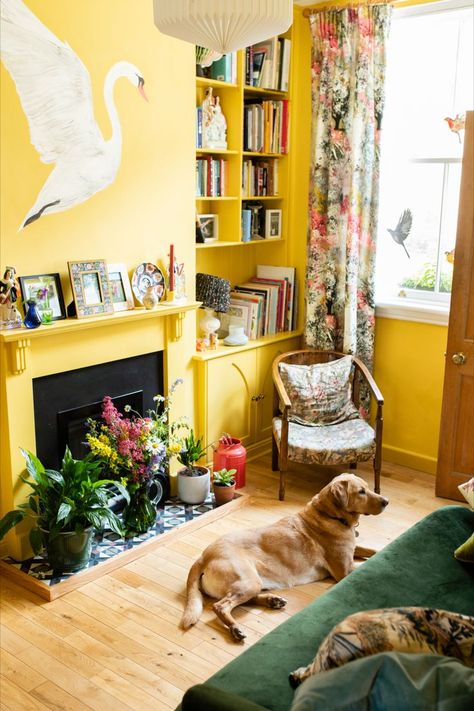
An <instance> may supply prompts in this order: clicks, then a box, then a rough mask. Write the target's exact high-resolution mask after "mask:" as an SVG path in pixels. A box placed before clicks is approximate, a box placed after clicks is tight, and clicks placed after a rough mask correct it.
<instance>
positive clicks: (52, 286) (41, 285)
mask: <svg viewBox="0 0 474 711" xmlns="http://www.w3.org/2000/svg"><path fill="white" fill-rule="evenodd" d="M18 281H19V282H20V289H21V295H22V300H23V302H26V301H28V299H35V300H36V308H37V309H38V311H39V314H40V316H41V318H42V319H43V321H44V322H46V321H47V322H49V321H60V320H61V319H65V318H66V307H65V304H64V297H63V290H62V287H61V279H60V277H59V274H58V273H57V272H53V273H51V274H31V275H29V276H19V277H18ZM45 290H47V291H45ZM40 291H41V292H43V294H44V295H43V297H41V296H40V295H39V292H40Z"/></svg>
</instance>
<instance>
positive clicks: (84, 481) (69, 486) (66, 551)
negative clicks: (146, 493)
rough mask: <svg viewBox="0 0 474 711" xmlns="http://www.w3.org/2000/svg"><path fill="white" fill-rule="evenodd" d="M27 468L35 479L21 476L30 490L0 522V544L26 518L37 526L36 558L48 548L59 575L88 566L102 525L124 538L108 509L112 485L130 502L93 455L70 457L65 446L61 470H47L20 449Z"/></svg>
mask: <svg viewBox="0 0 474 711" xmlns="http://www.w3.org/2000/svg"><path fill="white" fill-rule="evenodd" d="M21 453H22V454H23V456H24V458H25V460H26V469H27V471H28V473H29V475H30V477H31V479H32V480H33V481H31V480H30V479H26V478H24V477H23V476H20V479H21V480H22V481H24V482H25V483H26V484H28V485H29V486H30V487H31V488H32V489H33V491H32V493H31V494H30V495H29V497H28V500H27V501H26V502H25V503H23V504H19V506H18V508H17V509H15V510H13V511H10V512H9V513H7V514H6V515H5V516H4V517H3V518H2V520H1V521H0V540H1V539H2V538H3V537H4V536H5V535H6V533H7V532H8V531H9V530H10V529H11V528H13V527H14V526H16V525H17V524H18V523H20V521H23V519H24V518H25V517H26V516H32V517H33V519H34V521H35V523H34V526H33V527H32V528H31V530H30V544H31V547H32V549H33V552H34V553H35V554H37V553H39V552H40V551H41V550H42V548H43V546H44V547H45V548H46V554H47V559H48V563H49V565H50V566H51V568H52V569H53V570H54V571H56V572H58V573H66V572H74V571H76V570H80V569H81V568H83V567H85V566H86V565H87V563H88V562H89V558H90V554H91V547H92V538H93V535H94V529H101V528H104V525H105V524H106V525H107V526H108V527H109V528H111V529H112V530H113V531H115V533H117V534H118V535H119V536H122V535H123V530H122V525H121V523H120V520H119V518H118V517H117V515H116V514H115V513H113V511H111V510H110V509H109V507H108V505H107V504H108V499H109V497H110V496H113V491H111V490H110V488H108V486H107V485H108V484H113V485H114V486H115V487H116V488H117V489H118V490H119V491H120V493H121V494H122V495H123V496H124V497H125V498H126V500H127V501H128V500H129V495H128V492H127V490H126V489H125V487H123V486H122V485H121V484H120V483H118V482H116V481H112V480H111V479H100V478H99V475H100V472H101V465H100V464H99V463H98V462H96V461H94V460H93V458H92V456H91V455H87V456H86V457H85V458H84V459H79V460H76V459H73V457H72V455H71V452H70V451H69V448H68V447H66V451H65V454H64V458H63V461H62V463H61V469H60V470H59V471H56V470H54V469H45V467H44V466H43V464H42V463H41V462H40V460H39V459H38V458H37V457H36V456H35V455H34V454H32V453H31V452H28V451H27V450H24V449H22V450H21Z"/></svg>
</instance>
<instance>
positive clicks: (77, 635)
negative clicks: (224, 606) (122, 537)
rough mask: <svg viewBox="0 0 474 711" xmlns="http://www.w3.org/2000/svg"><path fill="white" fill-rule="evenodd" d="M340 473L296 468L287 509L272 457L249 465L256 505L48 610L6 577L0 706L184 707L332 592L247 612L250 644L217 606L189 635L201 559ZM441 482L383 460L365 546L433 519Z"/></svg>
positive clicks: (309, 590)
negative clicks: (195, 687)
mask: <svg viewBox="0 0 474 711" xmlns="http://www.w3.org/2000/svg"><path fill="white" fill-rule="evenodd" d="M335 473H337V472H335V471H334V469H332V470H329V469H327V470H321V472H320V473H319V474H318V475H315V474H314V472H311V471H310V469H305V468H304V467H301V468H299V469H298V470H296V469H295V470H293V471H292V473H291V474H290V475H288V483H287V496H286V501H285V502H283V503H282V502H280V501H278V499H277V491H278V483H277V476H276V475H275V474H273V473H272V472H271V471H270V457H269V456H265V457H262V458H260V459H258V460H255V461H254V462H251V463H250V464H249V465H248V469H247V486H246V488H245V489H244V491H245V492H246V493H248V494H250V495H251V496H250V500H249V504H248V505H247V506H245V507H243V508H240V509H239V510H237V511H235V512H232V513H230V514H229V515H228V516H226V517H224V518H221V519H220V520H218V521H216V522H211V523H210V524H209V525H207V526H204V527H203V528H201V529H200V530H199V531H196V532H191V533H188V534H186V535H184V534H183V537H181V538H178V539H176V538H175V539H173V540H172V541H170V542H169V543H167V544H163V545H162V546H161V547H159V548H158V549H157V550H156V551H154V552H152V553H148V554H146V555H145V556H144V557H142V558H140V559H139V560H136V561H134V562H132V563H129V564H128V565H126V566H124V567H123V568H120V569H119V570H116V571H115V572H112V573H110V574H108V575H105V576H104V577H102V578H100V579H99V580H97V581H96V582H93V583H89V584H87V585H84V586H83V587H82V588H80V589H79V590H75V591H73V592H70V593H67V594H66V595H65V596H64V597H62V598H60V599H58V600H54V601H53V602H45V601H44V600H41V599H40V598H39V597H37V596H36V595H34V594H33V593H29V592H27V591H26V590H24V589H22V588H19V587H17V586H15V585H14V584H13V583H11V582H7V581H3V582H2V584H1V619H0V621H1V628H0V647H1V662H0V663H1V684H2V689H1V696H0V699H1V701H0V708H1V709H10V711H20V710H21V711H29V710H30V709H31V710H33V709H54V710H55V711H58V710H60V709H61V710H64V711H76V710H77V711H79V709H96V710H97V711H107V710H108V709H110V710H111V711H120V710H121V709H130V708H131V709H140V711H143V710H145V709H150V711H151V710H153V711H160V709H164V710H166V709H170V708H175V706H176V705H177V704H178V703H179V701H180V700H181V697H182V695H183V693H184V691H185V690H186V689H187V688H188V687H189V686H191V685H192V684H196V683H199V682H201V681H203V680H205V679H207V678H208V677H209V676H210V675H211V674H213V673H214V672H216V671H217V670H218V669H220V668H221V667H222V666H224V665H225V664H226V663H227V662H229V661H230V660H232V659H233V658H234V657H236V656H237V655H239V654H241V652H242V651H244V650H245V649H247V647H249V646H250V645H252V644H253V643H254V642H256V641H257V640H258V639H260V638H261V637H262V636H263V635H265V634H266V633H267V632H269V631H270V630H271V629H273V628H274V627H275V626H277V625H279V624H280V623H281V622H283V621H284V620H286V619H288V618H289V617H291V615H293V614H294V613H295V612H297V611H298V610H300V609H301V608H303V607H304V606H305V605H307V604H308V603H309V602H310V601H311V600H313V599H314V598H315V597H317V596H318V595H320V594H322V593H323V592H324V591H325V590H327V588H328V587H329V586H331V585H332V582H331V581H330V580H327V581H323V582H319V583H313V584H310V585H303V586H300V587H297V588H293V589H292V590H288V591H284V592H283V594H284V596H285V597H286V598H287V599H288V605H287V607H286V608H285V609H284V610H269V609H266V608H250V607H249V608H247V607H244V608H241V609H240V610H239V611H237V613H236V616H237V617H238V618H239V620H240V622H241V624H242V625H243V626H244V627H245V629H246V631H247V633H248V637H247V639H246V640H245V643H244V644H236V643H235V642H232V641H231V640H230V636H229V634H228V632H227V631H226V630H225V629H223V628H222V627H221V625H220V624H219V623H218V622H217V621H216V619H215V617H214V614H213V613H212V610H211V609H210V606H209V604H208V605H207V606H206V608H205V611H204V614H203V617H202V620H201V621H200V622H199V623H198V624H197V625H196V627H194V628H193V629H192V630H189V631H188V632H185V633H183V632H181V630H179V629H178V622H179V619H180V616H181V611H182V607H183V601H184V597H183V592H184V583H185V579H186V576H187V572H188V569H189V567H190V565H191V563H192V562H193V560H194V559H195V558H196V557H197V556H198V555H199V553H200V551H201V550H202V549H203V548H204V547H205V546H206V545H207V544H208V543H210V542H211V541H213V540H215V538H216V537H218V536H219V535H221V534H222V533H224V532H226V531H230V530H233V529H235V528H241V527H249V526H256V525H261V524H266V523H269V522H271V521H274V520H276V519H277V518H280V517H281V516H283V515H286V514H289V513H293V512H295V511H297V510H299V509H300V508H301V507H302V505H303V504H304V503H305V502H306V501H307V500H308V499H309V498H311V496H312V495H313V494H314V493H316V491H317V490H318V489H319V488H321V486H322V485H324V484H325V483H327V482H328V481H329V480H330V479H331V478H332V476H334V474H335ZM359 474H362V476H364V477H365V478H366V479H367V480H368V482H369V483H370V482H371V480H372V476H371V473H370V468H369V467H365V466H363V465H362V466H361V467H360V468H359ZM434 483H435V482H434V477H432V476H430V475H428V474H423V473H420V472H416V471H414V470H410V469H406V468H404V467H400V466H395V465H390V464H385V465H384V468H383V477H382V493H383V494H384V495H385V496H387V497H388V498H389V499H390V505H389V506H388V508H387V509H386V511H385V512H384V513H383V514H381V515H380V516H373V517H363V518H362V519H361V523H360V526H359V531H360V537H359V539H358V543H359V544H360V545H363V546H371V547H374V548H377V549H380V548H382V547H383V546H385V545H386V544H387V543H388V542H389V541H391V540H393V539H394V538H396V537H397V536H398V535H399V534H400V533H402V532H403V531H404V530H406V529H407V528H409V527H410V526H411V525H412V524H413V523H415V522H416V521H418V520H419V519H421V518H422V517H423V516H425V515H426V514H427V513H429V512H430V511H432V510H434V509H436V508H438V507H439V506H442V505H444V504H446V503H453V502H449V501H447V500H445V499H440V498H437V497H436V496H435V495H434Z"/></svg>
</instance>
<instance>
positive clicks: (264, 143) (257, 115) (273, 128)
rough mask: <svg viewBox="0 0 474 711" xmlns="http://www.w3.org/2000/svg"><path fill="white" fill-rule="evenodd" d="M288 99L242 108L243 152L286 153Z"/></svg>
mask: <svg viewBox="0 0 474 711" xmlns="http://www.w3.org/2000/svg"><path fill="white" fill-rule="evenodd" d="M288 118H289V116H288V99H282V100H279V101H260V102H255V101H249V102H246V103H245V106H244V151H253V152H257V153H287V152H288Z"/></svg>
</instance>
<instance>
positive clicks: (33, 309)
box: [23, 299, 42, 328]
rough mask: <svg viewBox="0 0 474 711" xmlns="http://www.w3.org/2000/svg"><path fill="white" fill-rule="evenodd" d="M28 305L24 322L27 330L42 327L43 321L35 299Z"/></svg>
mask: <svg viewBox="0 0 474 711" xmlns="http://www.w3.org/2000/svg"><path fill="white" fill-rule="evenodd" d="M26 303H27V304H28V311H27V312H26V316H25V320H24V321H23V323H24V324H25V326H26V328H38V326H41V324H42V321H41V316H40V315H39V313H38V308H37V306H36V301H33V299H29V300H28V301H27V302H26Z"/></svg>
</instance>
